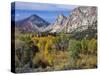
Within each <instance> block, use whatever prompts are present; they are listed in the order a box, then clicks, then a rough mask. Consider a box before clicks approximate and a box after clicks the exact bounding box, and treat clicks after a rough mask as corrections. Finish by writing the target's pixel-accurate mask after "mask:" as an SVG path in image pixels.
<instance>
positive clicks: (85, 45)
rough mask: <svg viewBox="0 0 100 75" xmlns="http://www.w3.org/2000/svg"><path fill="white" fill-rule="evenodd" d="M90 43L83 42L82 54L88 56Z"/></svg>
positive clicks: (84, 40)
mask: <svg viewBox="0 0 100 75" xmlns="http://www.w3.org/2000/svg"><path fill="white" fill-rule="evenodd" d="M88 43H89V41H88V40H86V39H83V40H82V41H81V47H82V51H81V53H84V54H86V53H87V52H88Z"/></svg>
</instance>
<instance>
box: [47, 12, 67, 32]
mask: <svg viewBox="0 0 100 75" xmlns="http://www.w3.org/2000/svg"><path fill="white" fill-rule="evenodd" d="M66 20H67V17H65V16H64V15H63V14H60V15H58V17H57V19H56V21H55V22H54V23H53V24H51V25H50V26H48V27H47V28H45V31H50V33H54V32H56V33H59V32H61V31H62V29H63V27H64V24H65V21H66Z"/></svg>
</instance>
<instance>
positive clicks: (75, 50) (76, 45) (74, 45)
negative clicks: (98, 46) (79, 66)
mask: <svg viewBox="0 0 100 75" xmlns="http://www.w3.org/2000/svg"><path fill="white" fill-rule="evenodd" d="M68 50H69V52H70V55H71V57H72V58H73V59H75V58H78V56H79V53H80V50H81V44H80V41H76V40H70V42H69V46H68Z"/></svg>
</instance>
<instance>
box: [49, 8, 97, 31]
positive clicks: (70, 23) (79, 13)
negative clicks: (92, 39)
mask: <svg viewBox="0 0 100 75" xmlns="http://www.w3.org/2000/svg"><path fill="white" fill-rule="evenodd" d="M96 25H97V8H96V7H89V6H79V7H77V8H75V9H74V10H73V11H72V12H71V14H70V15H69V16H68V17H65V16H63V15H59V16H58V18H57V19H56V21H55V23H54V24H53V25H51V26H49V27H48V28H47V29H48V30H49V29H50V30H51V31H50V32H56V33H59V32H61V31H63V32H65V33H72V32H78V31H79V32H81V31H84V30H86V29H88V28H89V27H92V28H94V29H96V28H97V26H96Z"/></svg>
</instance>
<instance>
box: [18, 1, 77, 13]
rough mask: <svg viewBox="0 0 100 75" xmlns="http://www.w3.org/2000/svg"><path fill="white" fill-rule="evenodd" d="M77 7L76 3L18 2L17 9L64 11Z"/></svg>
mask: <svg viewBox="0 0 100 75" xmlns="http://www.w3.org/2000/svg"><path fill="white" fill-rule="evenodd" d="M76 7H77V6H74V5H60V4H45V3H31V2H16V9H22V10H46V11H64V10H73V9H74V8H76Z"/></svg>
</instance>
